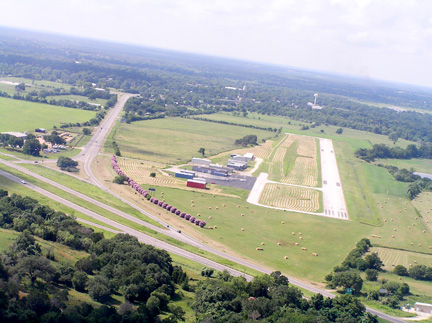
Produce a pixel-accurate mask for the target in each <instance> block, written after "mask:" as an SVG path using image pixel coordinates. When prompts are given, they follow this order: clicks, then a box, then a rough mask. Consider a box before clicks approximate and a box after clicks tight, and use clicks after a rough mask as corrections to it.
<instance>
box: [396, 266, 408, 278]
mask: <svg viewBox="0 0 432 323" xmlns="http://www.w3.org/2000/svg"><path fill="white" fill-rule="evenodd" d="M393 273H395V274H396V275H398V276H408V269H407V268H406V267H404V266H402V265H397V266H396V267H395V268H394V269H393Z"/></svg>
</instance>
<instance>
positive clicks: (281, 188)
mask: <svg viewBox="0 0 432 323" xmlns="http://www.w3.org/2000/svg"><path fill="white" fill-rule="evenodd" d="M260 203H261V204H264V205H269V206H274V207H280V208H286V209H292V210H298V211H308V212H316V211H317V210H318V209H319V193H318V192H317V191H315V190H312V189H306V188H301V187H293V186H287V185H278V184H266V186H265V187H264V191H263V193H262V195H261V198H260Z"/></svg>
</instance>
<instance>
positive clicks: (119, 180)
mask: <svg viewBox="0 0 432 323" xmlns="http://www.w3.org/2000/svg"><path fill="white" fill-rule="evenodd" d="M124 182H127V177H126V175H119V176H116V177H114V180H113V183H116V184H124Z"/></svg>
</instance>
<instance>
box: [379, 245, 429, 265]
mask: <svg viewBox="0 0 432 323" xmlns="http://www.w3.org/2000/svg"><path fill="white" fill-rule="evenodd" d="M371 252H377V253H378V255H379V257H380V259H381V260H382V262H383V263H384V267H383V268H384V269H385V270H387V271H392V270H393V269H394V267H395V266H397V265H402V266H404V267H406V268H408V269H409V268H411V267H412V266H414V265H425V266H428V267H432V254H431V255H425V254H421V253H416V252H411V251H404V250H396V249H388V248H380V247H374V248H371Z"/></svg>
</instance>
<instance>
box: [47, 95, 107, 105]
mask: <svg viewBox="0 0 432 323" xmlns="http://www.w3.org/2000/svg"><path fill="white" fill-rule="evenodd" d="M46 99H47V100H48V101H49V100H52V99H54V100H71V101H83V102H87V103H95V104H100V105H102V106H104V105H105V104H106V103H107V101H108V100H104V99H94V100H90V99H89V98H88V97H86V96H82V95H54V96H47V97H46Z"/></svg>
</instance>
